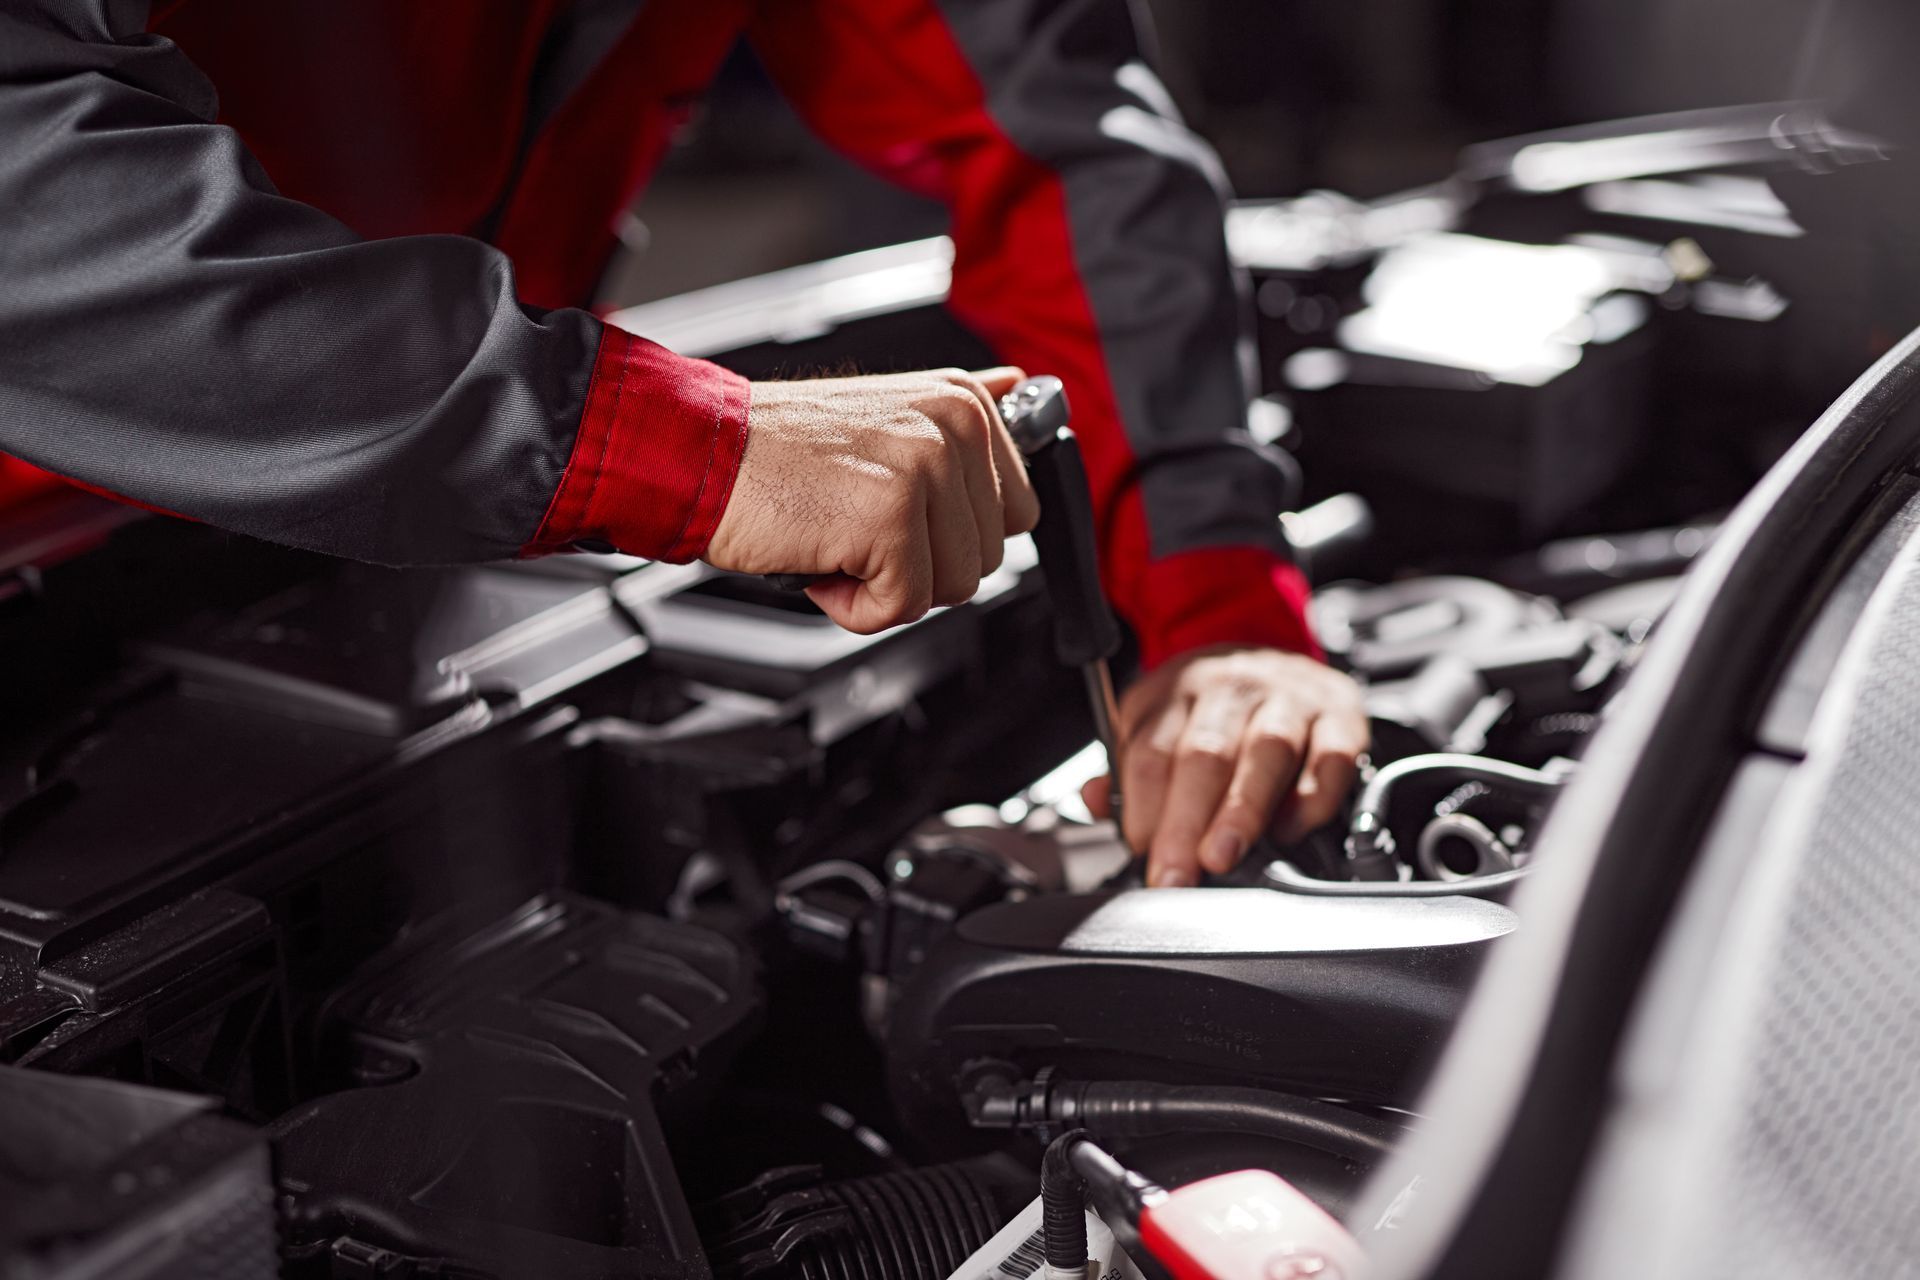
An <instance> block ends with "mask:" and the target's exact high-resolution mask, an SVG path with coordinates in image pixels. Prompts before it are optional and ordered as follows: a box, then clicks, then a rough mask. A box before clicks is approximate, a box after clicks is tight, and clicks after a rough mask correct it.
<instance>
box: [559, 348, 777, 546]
mask: <svg viewBox="0 0 1920 1280" xmlns="http://www.w3.org/2000/svg"><path fill="white" fill-rule="evenodd" d="M747 401H748V387H747V380H746V379H745V378H742V377H741V376H740V375H739V374H736V373H733V372H731V371H729V370H726V369H722V368H721V367H720V366H719V365H717V364H712V363H709V362H708V361H705V360H692V359H688V358H687V357H685V356H678V355H675V354H674V353H673V352H671V351H668V350H667V349H666V348H665V347H662V346H659V345H658V344H656V343H652V342H648V341H647V340H646V339H645V338H637V337H635V336H633V335H632V334H630V333H625V332H623V331H621V330H619V329H615V328H612V327H611V326H609V327H608V328H607V329H605V330H604V331H603V332H602V334H601V338H600V352H599V355H598V356H596V357H595V359H594V365H593V380H592V382H591V383H590V384H589V386H588V388H587V403H586V407H585V408H584V409H583V410H582V411H581V414H580V430H579V432H578V434H577V435H575V437H574V442H573V453H572V455H571V456H570V457H569V458H568V459H567V469H566V471H565V473H563V474H562V475H561V477H560V486H559V488H558V489H556V490H555V491H554V494H553V501H552V502H550V503H549V504H548V506H547V513H546V516H545V518H543V519H542V520H541V521H540V528H539V529H538V530H537V531H535V533H534V535H533V539H532V540H531V541H530V542H528V543H527V545H526V546H525V547H524V548H523V549H522V552H521V554H523V555H544V554H546V553H548V552H551V551H565V550H567V549H569V548H571V547H572V546H573V545H574V544H575V543H579V542H585V541H592V542H606V543H609V544H611V545H612V546H614V547H616V548H618V549H619V550H621V551H624V552H627V553H628V554H630V555H638V556H647V557H648V558H650V559H654V560H670V561H674V562H676V563H679V562H684V561H688V560H692V559H695V558H696V557H698V556H699V555H700V553H701V552H703V551H705V550H706V549H707V542H708V540H709V539H710V538H712V537H713V531H714V528H715V526H717V525H718V524H719V523H720V513H721V512H723V511H725V510H726V508H727V498H728V497H729V496H730V495H731V494H732V493H733V479H734V476H735V474H736V473H737V472H738V471H739V470H740V458H741V455H742V454H744V453H745V452H746V448H747Z"/></svg>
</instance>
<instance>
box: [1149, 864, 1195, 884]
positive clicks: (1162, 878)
mask: <svg viewBox="0 0 1920 1280" xmlns="http://www.w3.org/2000/svg"><path fill="white" fill-rule="evenodd" d="M1197 881H1198V877H1196V876H1195V875H1194V874H1193V872H1191V871H1189V870H1188V869H1187V868H1185V867H1161V868H1160V869H1159V870H1158V871H1155V872H1154V873H1153V887H1154V888H1156V889H1190V888H1192V887H1193V886H1194V884H1195V883H1197Z"/></svg>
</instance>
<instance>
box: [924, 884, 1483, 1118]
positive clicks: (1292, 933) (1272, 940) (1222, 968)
mask: <svg viewBox="0 0 1920 1280" xmlns="http://www.w3.org/2000/svg"><path fill="white" fill-rule="evenodd" d="M1514 923H1515V916H1514V914H1513V912H1511V911H1510V910H1508V909H1507V908H1506V907H1503V906H1500V905H1498V904H1495V903H1490V902H1484V901H1479V900H1475V899H1468V898H1462V897H1443V898H1428V899H1408V898H1388V897H1373V898H1339V899H1335V898H1316V897H1304V896H1295V895H1292V894H1286V893H1277V892H1273V891H1270V890H1265V889H1154V890H1133V891H1129V892H1123V893H1117V894H1091V895H1082V896H1075V897H1064V896H1063V897H1044V898H1035V899H1032V900H1029V901H1026V902H1019V903H1009V904H1005V905H1002V906H995V907H989V908H987V909H985V910H982V911H979V912H976V913H974V914H973V915H970V916H968V917H967V918H966V919H965V920H963V921H962V922H961V923H960V925H959V927H958V928H957V929H956V930H955V931H954V932H953V933H952V934H951V935H949V936H948V938H947V939H946V940H945V942H943V943H942V944H941V945H940V946H939V947H938V948H937V949H936V950H935V951H934V952H933V954H932V955H930V956H929V957H928V959H927V962H926V964H925V965H924V966H923V967H922V968H921V969H919V970H918V971H917V972H916V973H915V975H914V977H913V979H912V980H911V981H910V983H909V984H908V986H907V987H906V988H905V989H904V990H903V991H902V993H901V996H900V1000H899V1002H898V1004H897V1005H896V1006H895V1009H894V1014H893V1018H892V1024H891V1027H890V1029H889V1040H890V1061H891V1072H892V1083H893V1088H894V1091H895V1094H896V1096H897V1098H898V1100H899V1102H900V1105H901V1109H902V1111H903V1113H905V1115H906V1116H907V1117H908V1118H909V1119H910V1120H911V1121H913V1122H914V1123H915V1124H916V1125H917V1126H918V1127H921V1128H925V1129H935V1130H937V1129H939V1128H942V1127H946V1126H950V1125H952V1124H953V1123H955V1122H956V1121H957V1119H958V1117H959V1109H958V1106H957V1098H958V1095H959V1092H960V1090H961V1089H962V1088H964V1085H965V1083H966V1080H967V1078H968V1077H969V1075H970V1074H971V1072H972V1070H973V1069H975V1068H976V1067H977V1066H979V1065H981V1064H985V1063H999V1064H1011V1065H1012V1066H1013V1067H1014V1068H1016V1069H1017V1070H1018V1071H1020V1072H1021V1073H1024V1074H1031V1073H1032V1072H1033V1071H1036V1070H1038V1069H1040V1068H1043V1067H1057V1068H1058V1069H1060V1070H1061V1071H1062V1072H1066V1073H1070V1074H1072V1075H1073V1076H1075V1077H1076V1078H1080V1079H1100V1078H1106V1079H1114V1078H1124V1077H1142V1078H1146V1079H1159V1080H1164V1081H1168V1082H1186V1081H1210V1080H1221V1081H1225V1080H1231V1081H1236V1082H1240V1083H1254V1082H1260V1083H1265V1084H1269V1085H1273V1086H1277V1087H1284V1088H1287V1089H1291V1090H1294V1091H1296V1092H1303V1093H1308V1094H1315V1095H1331V1096H1336V1097H1341V1098H1347V1099H1353V1100H1356V1101H1366V1102H1378V1103H1396V1102H1404V1101H1406V1100H1407V1098H1408V1097H1409V1096H1410V1095H1411V1092H1412V1090H1413V1088H1414V1087H1415V1086H1416V1085H1417V1084H1418V1082H1419V1077H1420V1075H1421V1074H1422V1069H1423V1068H1424V1067H1425V1065H1426V1064H1427V1062H1428V1060H1429V1059H1430V1058H1431V1057H1432V1055H1433V1053H1434V1052H1435V1051H1436V1050H1437V1049H1438V1048H1439V1046H1440V1044H1441V1042H1442V1040H1443V1038H1444V1037H1445V1035H1446V1033H1447V1031H1448V1029H1449V1028H1450V1027H1451V1026H1452V1024H1453V1021H1454V1018H1455V1017H1456V1015H1457V1014H1458V1012H1459V1010H1460V1006H1461V1004H1462V1001H1463V999H1464V997H1465V993H1466V991H1467V988H1468V985H1469V983H1470V982H1471V979H1472V976H1473V974H1474V972H1475V971H1476V969H1477V968H1478V966H1479V964H1480V963H1481V961H1482V959H1483V958H1484V957H1485V955H1486V953H1487V950H1488V948H1489V946H1490V945H1491V944H1492V942H1493V941H1494V940H1495V939H1497V938H1499V937H1501V936H1502V935H1504V934H1506V933H1508V932H1510V931H1511V930H1512V929H1513V927H1514Z"/></svg>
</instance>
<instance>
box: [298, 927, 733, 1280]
mask: <svg viewBox="0 0 1920 1280" xmlns="http://www.w3.org/2000/svg"><path fill="white" fill-rule="evenodd" d="M758 1010H759V990H758V985H757V983H756V982H755V977H754V969H753V965H752V962H751V961H750V959H749V958H748V956H747V955H746V953H745V952H743V951H742V950H741V949H740V948H739V947H738V946H736V945H735V944H734V943H733V942H731V941H729V940H728V939H726V938H724V937H722V936H720V935H719V934H716V933H712V932H709V931H708V930H705V929H700V928H695V927H693V926H691V925H682V924H675V923H673V922H671V921H667V920H663V919H659V918H656V917H650V916H645V915H640V914H638V913H633V912H625V911H620V910H617V909H615V908H612V907H609V906H606V905H605V904H603V903H597V902H594V901H592V900H590V899H585V898H580V897H576V896H573V895H569V894H557V895H553V896H550V897H543V898H538V899H535V900H533V901H532V902H529V903H527V904H526V905H525V906H523V907H522V908H521V909H520V910H518V911H516V912H514V913H513V914H511V915H509V916H507V917H505V918H503V919H499V920H494V921H490V922H485V923H482V924H479V925H477V926H476V925H474V924H473V923H471V922H465V923H463V922H461V921H459V920H456V919H447V920H442V921H439V922H436V923H435V924H432V925H429V926H427V927H425V928H423V929H421V930H419V931H418V934H417V936H415V937H413V938H411V939H409V940H408V941H406V942H404V943H402V944H401V945H399V946H398V947H396V948H395V949H394V950H393V951H392V952H390V953H389V954H387V955H386V956H383V957H381V958H379V959H376V960H375V961H374V962H373V963H372V964H371V965H369V967H368V969H367V971H366V972H365V973H364V974H363V975H362V976H361V978H360V979H359V980H357V981H356V983H355V984H354V985H353V986H352V987H351V988H349V989H348V990H347V991H346V992H345V993H343V995H342V996H341V998H340V1000H339V1002H338V1004H337V1006H336V1013H335V1015H334V1019H333V1026H334V1027H335V1028H336V1034H337V1035H338V1037H339V1038H340V1039H341V1040H342V1041H343V1042H344V1043H342V1044H341V1045H339V1046H338V1048H339V1049H340V1050H341V1051H342V1052H343V1053H344V1055H345V1059H346V1061H345V1063H344V1064H343V1065H344V1068H345V1072H346V1074H347V1075H348V1077H349V1078H351V1079H357V1080H359V1081H360V1082H362V1083H363V1084H364V1086H365V1087H362V1088H349V1089H346V1090H344V1091H342V1092H339V1093H334V1094H330V1095H328V1096H325V1097H321V1098H318V1099H316V1100H314V1101H313V1102H310V1103H308V1104H306V1105H304V1106H300V1107H296V1108H295V1109H294V1110H293V1111H291V1112H289V1113H287V1115H285V1116H284V1117H282V1118H281V1119H280V1121H279V1122H278V1123H277V1124H276V1125H275V1126H274V1130H273V1133H274V1138H275V1142H274V1145H275V1148H276V1150H277V1153H278V1155H279V1165H280V1173H281V1180H282V1184H283V1186H284V1187H285V1189H286V1190H287V1192H288V1193H289V1199H288V1209H287V1213H288V1257H289V1263H290V1266H289V1268H288V1271H287V1274H288V1275H290V1276H307V1275H316V1276H334V1275H339V1274H342V1268H346V1270H345V1274H351V1275H357V1274H360V1271H355V1270H352V1268H353V1267H356V1266H357V1267H359V1268H361V1270H363V1271H365V1272H366V1273H367V1274H378V1275H385V1274H388V1271H386V1270H381V1268H383V1267H385V1268H388V1269H390V1270H394V1271H396V1272H397V1274H405V1275H411V1274H414V1273H415V1272H414V1271H412V1270H405V1269H404V1268H406V1267H413V1268H415V1269H417V1270H421V1271H424V1272H426V1273H427V1274H433V1275H439V1274H443V1272H445V1271H447V1270H452V1271H453V1272H454V1273H455V1274H461V1275H465V1274H467V1273H468V1272H467V1271H466V1270H463V1269H462V1268H472V1269H478V1270H479V1271H481V1272H483V1273H484V1274H487V1275H490V1276H499V1277H502V1278H503V1280H504V1278H506V1277H521V1276H525V1277H540V1278H541V1280H561V1278H563V1277H588V1276H592V1277H603V1276H613V1275H646V1276H684V1277H704V1276H705V1275H707V1267H706V1263H705V1260H704V1255H703V1254H702V1251H701V1248H700V1242H699V1238H698V1236H697V1235H696V1234H695V1230H694V1225H693V1219H692V1215H691V1212H690V1210H689V1209H688V1207H687V1202H686V1199H685V1197H684V1195H683V1194H682V1192H681V1188H680V1183H679V1179H678V1176H677V1175H676V1173H675V1162H674V1159H673V1156H672V1154H671V1153H670V1152H669V1150H668V1147H667V1137H666V1133H667V1127H668V1125H669V1124H670V1123H671V1122H672V1121H673V1120H674V1118H675V1117H676V1116H678V1115H691V1114H692V1113H693V1108H692V1107H691V1105H690V1104H691V1103H692V1101H693V1095H694V1094H695V1093H696V1092H697V1091H698V1090H697V1086H698V1085H700V1084H705V1085H707V1086H708V1087H709V1088H710V1087H711V1086H712V1085H713V1084H714V1083H716V1082H717V1078H718V1076H719V1075H720V1074H721V1071H720V1069H719V1065H718V1064H719V1063H720V1062H722V1061H724V1057H725V1054H726V1052H727V1051H728V1050H729V1049H730V1048H732V1047H733V1046H735V1045H737V1044H738V1043H739V1041H740V1040H741V1039H743V1038H744V1036H745V1035H746V1034H747V1033H748V1032H749V1031H750V1030H751V1029H752V1025H753V1021H754V1017H755V1015H756V1014H757V1012H758ZM696 1068H697V1070H696ZM696 1077H698V1078H696Z"/></svg>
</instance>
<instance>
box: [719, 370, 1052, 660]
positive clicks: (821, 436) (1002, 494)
mask: <svg viewBox="0 0 1920 1280" xmlns="http://www.w3.org/2000/svg"><path fill="white" fill-rule="evenodd" d="M1025 376H1026V375H1025V374H1023V373H1021V372H1020V370H1018V369H989V370H986V371H985V372H981V373H967V372H964V371H962V370H959V369H940V370H934V371H930V372H926V373H897V374H883V375H876V376H872V377H860V378H819V379H811V380H807V381H800V382H756V383H754V384H753V398H752V401H751V403H750V405H749V407H748V411H747V450H746V454H745V455H744V456H743V457H742V458H741V460H740V471H739V475H738V476H737V477H736V478H735V480H734V486H733V495H732V497H731V498H730V499H729V500H728V502H727V509H726V511H725V512H723V513H722V515H721V517H720V524H719V527H718V528H716V529H715V530H714V534H713V538H712V540H711V541H710V542H709V543H708V545H707V554H706V557H705V558H706V561H707V563H709V564H711V565H713V566H714V567H715V568H719V569H731V570H734V571H736V572H739V573H795V574H814V575H818V576H819V577H820V581H818V582H816V583H814V584H813V585H812V586H810V587H808V588H807V595H808V596H809V597H810V598H811V599H812V600H813V602H814V603H815V604H816V605H818V606H820V608H821V609H822V610H823V611H824V612H825V613H826V614H827V616H828V617H830V618H832V619H833V620H834V621H835V622H837V623H839V624H840V625H841V626H843V627H845V628H847V629H848V630H849V631H858V632H862V633H870V632H874V631H880V630H883V629H884V628H887V627H891V626H896V625H898V624H900V623H903V622H912V621H913V620H914V619H915V618H918V617H920V616H921V615H923V614H925V613H926V612H927V610H929V609H931V608H932V607H933V606H935V605H944V604H959V603H961V602H963V601H965V600H967V599H969V598H971V597H972V595H973V593H974V590H975V589H976V588H977V587H978V586H979V585H980V579H981V578H982V577H983V576H984V575H986V574H989V573H992V572H993V571H994V570H995V569H997V568H999V567H1000V562H1001V560H1002V558H1003V557H1004V555H1005V547H1004V543H1005V541H1006V539H1007V538H1009V537H1011V536H1012V535H1014V534H1016V533H1025V532H1027V531H1028V530H1029V529H1031V528H1033V524H1034V521H1035V520H1036V519H1037V518H1038V517H1039V514H1040V510H1039V505H1038V503H1036V502H1035V501H1034V496H1033V489H1032V486H1030V485H1029V484H1028V483H1027V472H1026V467H1025V466H1024V465H1023V463H1022V462H1021V459H1020V453H1019V451H1018V450H1017V449H1015V448H1014V445H1013V441H1012V440H1011V439H1010V438H1009V437H1008V435H1007V429H1006V426H1005V424H1003V423H1002V422H1001V421H1000V412H999V408H998V402H999V398H1000V397H1001V396H1002V395H1004V394H1005V393H1006V392H1007V391H1009V390H1011V389H1012V388H1013V386H1014V385H1015V384H1016V383H1018V382H1019V381H1020V380H1021V379H1022V378H1024V377H1025Z"/></svg>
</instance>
